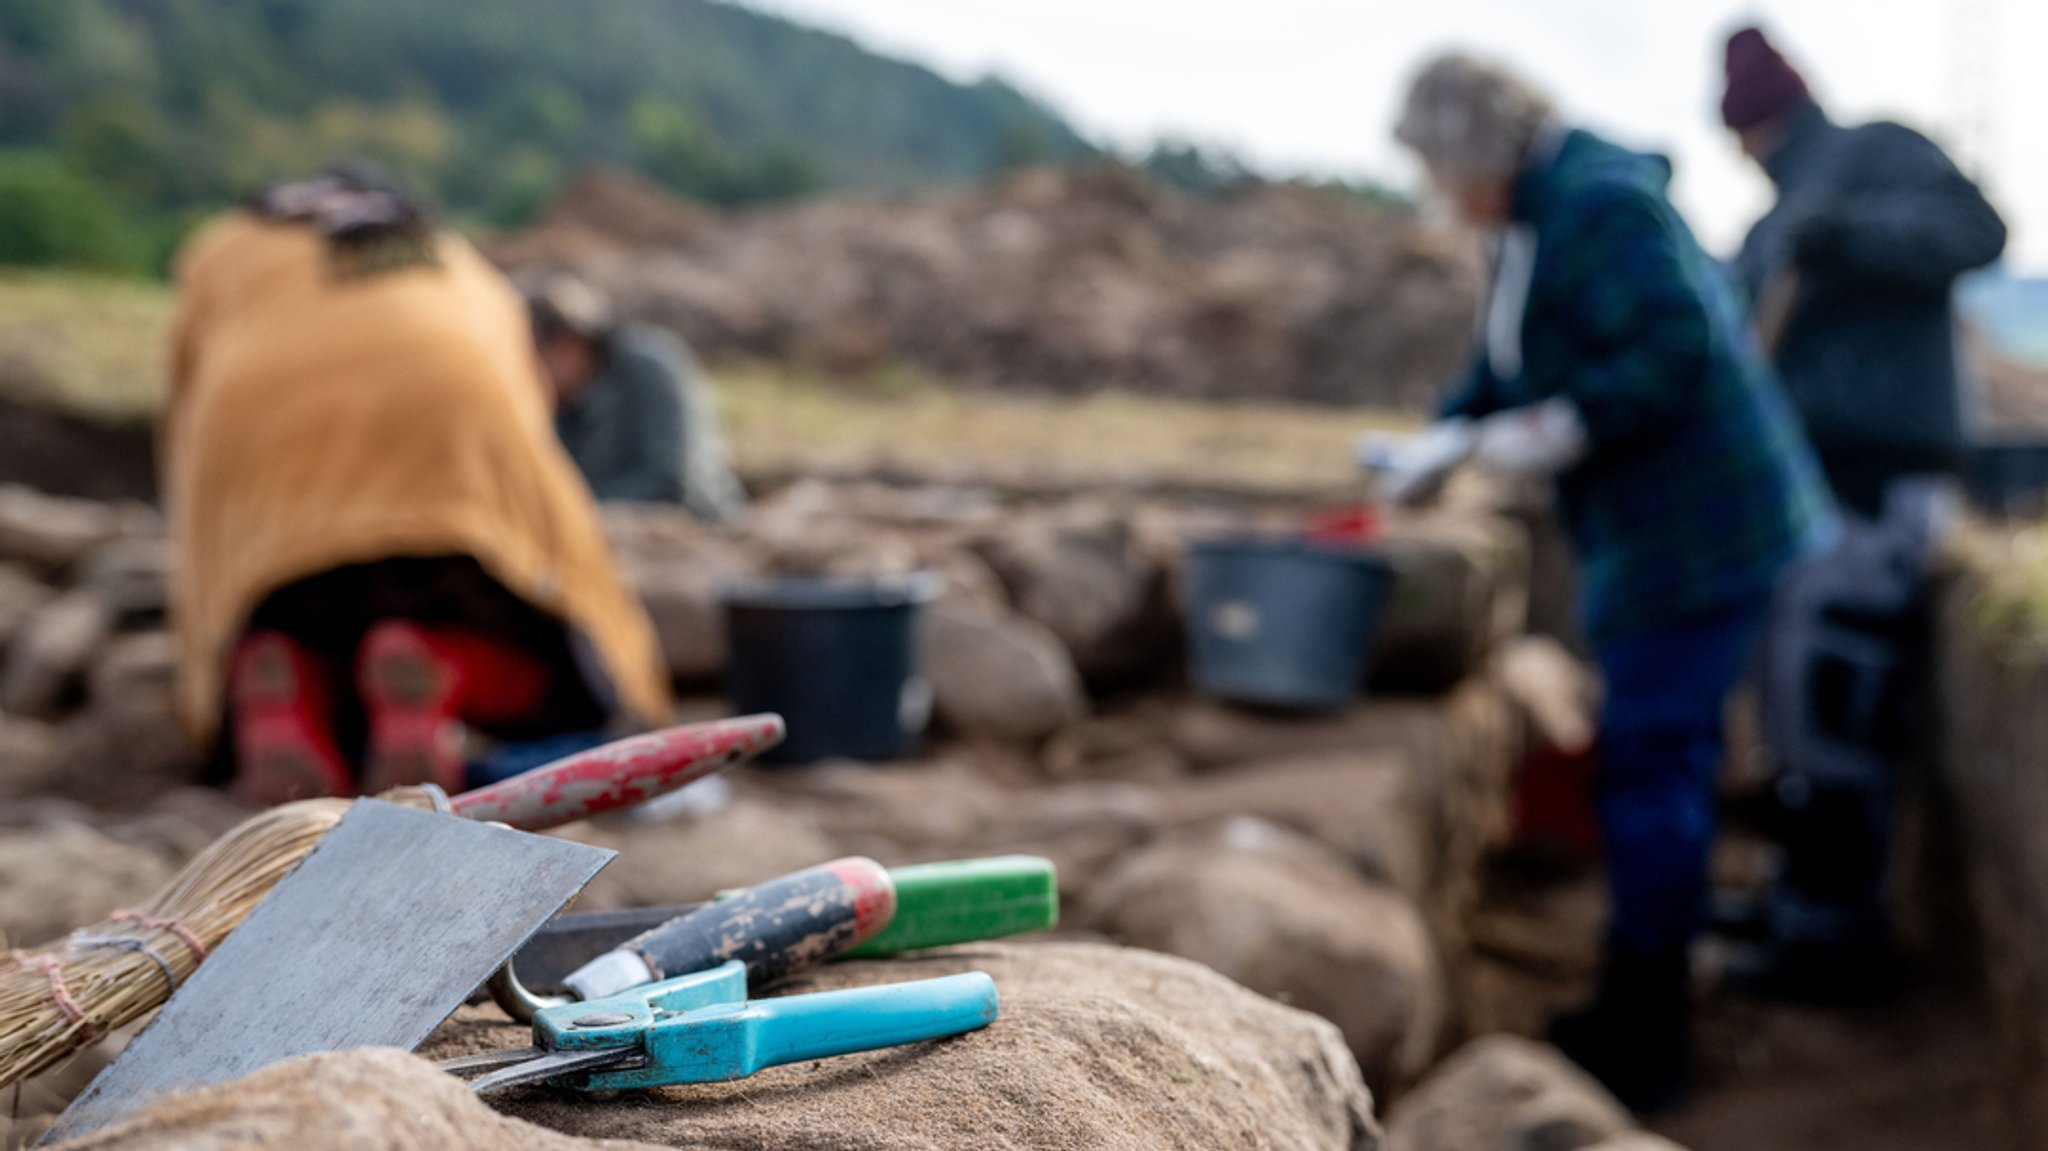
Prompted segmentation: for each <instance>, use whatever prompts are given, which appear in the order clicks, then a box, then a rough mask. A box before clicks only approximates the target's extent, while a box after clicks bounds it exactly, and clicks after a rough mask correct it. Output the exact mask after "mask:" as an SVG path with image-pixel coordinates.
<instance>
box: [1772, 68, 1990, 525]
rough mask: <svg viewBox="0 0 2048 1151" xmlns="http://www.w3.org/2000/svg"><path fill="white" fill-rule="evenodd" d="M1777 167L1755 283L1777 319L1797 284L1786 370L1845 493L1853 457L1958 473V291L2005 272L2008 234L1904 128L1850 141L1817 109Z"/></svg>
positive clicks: (1793, 131) (1782, 366)
mask: <svg viewBox="0 0 2048 1151" xmlns="http://www.w3.org/2000/svg"><path fill="white" fill-rule="evenodd" d="M1764 167H1765V170H1766V171H1767V172H1768V173H1769V175H1770V177H1771V181H1772V182H1773V183H1775V184H1776V185H1777V187H1778V202H1777V205H1776V206H1775V207H1773V208H1772V209H1771V211H1770V213H1769V214H1767V215H1766V216H1764V218H1763V219H1761V220H1759V221H1758V222H1757V224H1756V226H1755V227H1754V228H1753V229H1751V231H1750V233H1749V238H1748V239H1747V240H1746V241H1745V242H1744V244H1743V248H1742V256H1741V265H1740V267H1741V272H1742V277H1743V281H1744V283H1745V285H1746V286H1747V288H1748V290H1749V293H1750V298H1751V299H1752V300H1753V301H1757V302H1759V303H1760V304H1763V303H1764V302H1765V301H1767V300H1768V299H1769V298H1770V297H1771V295H1772V293H1773V286H1774V285H1775V284H1777V283H1780V282H1782V278H1783V277H1784V276H1785V275H1786V273H1787V272H1788V270H1789V271H1792V272H1795V273H1796V277H1797V279H1796V283H1797V292H1796V294H1795V295H1793V296H1792V297H1790V298H1791V300H1792V301H1793V303H1792V305H1791V311H1790V312H1789V313H1787V318H1786V320H1785V323H1784V327H1783V329H1782V331H1783V335H1782V337H1781V338H1780V339H1779V340H1778V342H1777V345H1776V347H1775V349H1774V354H1773V359H1774V361H1775V362H1776V364H1777V367H1778V373H1779V375H1780V377H1781V378H1782V379H1783V381H1784V385H1785V390H1786V392H1787V393H1788V394H1789V395H1790V396H1791V398H1792V402H1793V405H1794V406H1795V407H1796V408H1797V409H1798V411H1799V414H1800V416H1801V417H1802V419H1803V420H1804V422H1805V424H1806V430H1807V434H1808V436H1809V437H1810V438H1811V439H1812V441H1813V443H1814V446H1815V447H1816V448H1818V449H1819V450H1820V453H1821V456H1822V461H1823V463H1824V464H1825V465H1826V466H1827V467H1828V471H1829V475H1830V478H1833V479H1836V480H1837V482H1838V486H1839V482H1840V478H1841V477H1840V476H1839V474H1838V472H1839V470H1840V467H1839V465H1840V463H1841V461H1843V460H1844V459H1845V458H1853V459H1855V460H1857V461H1860V462H1863V463H1866V464H1867V463H1870V462H1872V461H1877V462H1879V463H1880V464H1881V465H1882V466H1883V467H1885V468H1887V469H1889V470H1892V471H1895V472H1906V471H1925V470H1953V469H1954V468H1955V467H1956V466H1958V465H1959V464H1960V462H1961V459H1962V455H1963V451H1964V446H1965V428H1964V409H1965V399H1964V393H1963V385H1962V382H1961V380H1960V379H1959V372H1958V364H1957V347H1956V338H1955V319H1954V306H1953V299H1952V297H1953V288H1954V285H1955V281H1956V277H1958V276H1960V275H1961V274H1962V273H1964V272H1966V271H1969V270H1970V269H1972V268H1979V267H1982V266H1984V265H1986V264H1989V263H1990V262H1991V261H1993V260H1995V259H1997V258H1998V254H1999V252H2000V251H2002V250H2003V249H2004V247H2005V224H2004V222H2003V221H2002V220H2000V219H1999V217H1998V213H1997V212H1996V211H1994V210H1993V209H1992V207H1991V205H1990V204H1988V203H1986V202H1985V200H1984V196H1983V194H1982V193H1981V192H1979V191H1978V190H1977V186H1976V185H1975V184H1973V183H1971V182H1970V181H1969V179H1968V178H1966V177H1965V176H1964V175H1963V174H1962V173H1961V172H1959V171H1957V170H1956V166H1955V165H1954V164H1952V163H1950V162H1949V159H1948V157H1947V156H1945V155H1943V154H1942V151H1941V149H1940V148H1938V147H1936V146H1935V144H1934V143H1933V142H1932V141H1930V140H1928V139H1927V138H1926V137H1925V136H1922V135H1920V134H1919V133H1917V132H1915V131H1913V130H1912V129H1910V128H1906V127H1902V126H1901V125H1898V124H1891V123H1876V124H1866V125H1863V126H1861V127H1856V128H1845V127H1841V126H1839V125H1837V124H1834V123H1833V122H1831V121H1830V120H1829V119H1828V118H1827V116H1826V115H1825V114H1824V113H1823V112H1822V111H1821V109H1820V108H1819V107H1818V106H1815V105H1808V106H1807V107H1806V108H1804V109H1803V110H1801V111H1800V112H1798V113H1796V114H1795V119H1794V121H1793V123H1792V125H1791V128H1790V131H1789V134H1788V135H1787V137H1786V139H1785V141H1784V143H1783V144H1782V145H1780V147H1779V148H1778V150H1777V151H1776V152H1775V153H1773V154H1772V155H1771V156H1770V158H1769V159H1768V160H1767V161H1766V162H1765V164H1764ZM1765 306H1767V305H1765ZM1844 495H1845V496H1848V495H1849V493H1844Z"/></svg>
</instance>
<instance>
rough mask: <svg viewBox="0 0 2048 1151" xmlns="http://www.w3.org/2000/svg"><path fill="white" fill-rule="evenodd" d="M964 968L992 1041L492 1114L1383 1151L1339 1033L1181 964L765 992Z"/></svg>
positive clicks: (583, 1128) (1052, 960) (1090, 963)
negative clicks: (993, 1008)
mask: <svg viewBox="0 0 2048 1151" xmlns="http://www.w3.org/2000/svg"><path fill="white" fill-rule="evenodd" d="M961 971H986V972H988V973H989V974H990V975H991V976H993V977H994V979H995V981H996V986H997V989H998V994H999V995H1000V997H1001V1001H1002V1017H1001V1018H1000V1019H998V1020H997V1021H996V1022H995V1023H994V1024H993V1025H991V1026H990V1027H988V1028H987V1029H985V1030H982V1031H978V1032H974V1033H971V1034H968V1035H965V1036H960V1037H956V1038H953V1039H947V1040H940V1041H937V1042H927V1043H919V1044H913V1045H910V1046H908V1047H902V1048H895V1049H890V1050H886V1051H878V1052H870V1053H866V1054H859V1055H849V1056H845V1057H843V1058H839V1059H830V1060H824V1061H820V1062H813V1063H803V1064H797V1065H793V1066H788V1067H779V1068H772V1069H770V1070H767V1071H764V1072H761V1073H760V1074H758V1075H755V1076H754V1077H753V1078H751V1079H747V1080H743V1081H740V1082H736V1083H723V1084H704V1085H698V1086H689V1087H670V1088H663V1089H660V1090H656V1091H649V1092H642V1093H631V1094H627V1095H623V1096H621V1097H619V1098H616V1099H612V1100H610V1101H608V1102H603V1103H595V1102H591V1101H589V1100H584V1099H579V1098H577V1097H575V1096H573V1095H567V1094H559V1093H554V1092H549V1091H544V1090H538V1089H529V1090H523V1091H521V1092H518V1093H515V1094H509V1095H507V1096H505V1097H504V1098H503V1102H502V1103H501V1104H500V1106H501V1107H502V1109H503V1111H504V1112H505V1114H506V1115H508V1116H510V1117H512V1118H515V1119H519V1120H523V1121H525V1122H527V1123H532V1124H537V1125H539V1126H541V1127H545V1128H548V1129H550V1130H552V1131H557V1132H561V1133H562V1134H565V1135H577V1136H583V1137H586V1138H603V1139H622V1140H631V1141H637V1142H642V1143H649V1144H657V1145H660V1146H665V1147H683V1148H693V1149H697V1151H771V1149H772V1151H781V1149H784V1148H796V1147H805V1148H819V1149H843V1151H899V1149H900V1151H912V1149H916V1151H927V1149H937V1148H955V1147H958V1148H967V1147H1012V1148H1019V1149H1024V1148H1048V1149H1051V1148H1058V1149H1061V1151H1066V1149H1075V1151H1078V1149H1082V1148H1090V1149H1102V1151H1123V1149H1129V1151H1139V1149H1144V1151H1152V1149H1155V1148H1162V1147H1190V1148H1194V1147H1202V1148H1209V1147H1215V1148H1223V1147H1228V1148H1232V1149H1239V1148H1242V1149H1246V1151H1258V1149H1272V1151H1321V1149H1332V1151H1369V1149H1371V1148H1375V1147H1377V1146H1378V1145H1379V1129H1378V1125H1377V1123H1376V1122H1375V1120H1374V1118H1373V1114H1372V1102H1371V1096H1370V1094H1369V1093H1368V1092H1367V1090H1366V1088H1365V1085H1364V1084H1363V1082H1362V1081H1361V1080H1360V1078H1359V1073H1358V1067H1357V1064H1356V1063H1354V1062H1353V1061H1352V1058H1351V1055H1350V1053H1349V1052H1347V1051H1346V1050H1345V1049H1344V1044H1343V1040H1342V1039H1341V1038H1340V1036H1339V1035H1338V1033H1337V1031H1336V1029H1335V1028H1334V1027H1332V1026H1331V1025H1330V1024H1329V1023H1328V1022H1326V1021H1324V1020H1321V1019H1317V1018H1315V1017H1314V1016H1311V1015H1309V1014H1307V1013H1305V1012H1302V1011H1297V1010H1294V1009H1292V1008H1288V1007H1284V1006H1282V1005H1280V1004H1277V1003H1274V1002H1272V1001H1271V1000H1268V999H1265V998H1262V997H1260V996H1258V995H1254V994H1252V993H1251V992H1249V991H1246V990H1245V989H1244V988H1242V987H1239V986H1237V985H1235V984H1233V983H1231V982H1230V981H1229V980H1227V979H1225V978H1223V977H1221V976H1219V975H1217V974H1216V973H1215V972H1213V971H1210V970H1208V969H1206V968H1203V967H1201V966H1199V965H1197V964H1193V963H1189V962H1187V961H1185V960H1180V959H1174V958H1170V957H1168V956H1163V955H1154V954H1151V953H1148V952H1142V951H1132V950H1126V949H1120V948H1114V947H1109V946H1106V945H1102V944H1091V943H1011V944H985V945H981V946H977V947H963V948H952V949H948V950H944V951H938V952H930V953H926V954H925V955H921V956H918V957H914V958H908V959H895V960H889V961H885V962H860V963H845V964H835V965H832V966H830V967H827V968H824V969H821V970H820V971H818V972H815V973H813V974H811V975H809V976H806V977H803V978H800V979H797V980H792V981H790V982H789V983H787V984H785V985H783V986H781V987H779V988H777V991H778V992H807V991H821V990H830V989H834V988H839V987H850V986H859V985H864V984H873V983H883V982H895V981H900V980H904V979H914V978H924V977H928V976H936V975H948V974H953V973H955V972H961ZM529 1038H530V1037H529V1034H528V1032H527V1031H526V1029H525V1028H522V1027H517V1026H514V1025H513V1024H511V1023H508V1022H505V1021H504V1019H503V1017H502V1016H501V1015H498V1014H497V1012H496V1010H495V1009H494V1008H467V1009H464V1011H463V1012H461V1013H459V1014H458V1015H457V1016H456V1017H455V1019H454V1020H452V1021H450V1022H449V1023H448V1024H447V1025H445V1026H444V1027H443V1028H442V1029H441V1031H440V1032H438V1033H437V1034H436V1035H435V1036H434V1037H433V1038H432V1039H429V1040H428V1042H427V1044H426V1045H425V1046H423V1047H422V1049H421V1052H422V1054H423V1055H426V1056H428V1057H430V1058H442V1057H446V1056H452V1055H457V1054H465V1053H468V1052H472V1051H483V1050H492V1049H495V1048H498V1047H501V1046H513V1045H518V1044H521V1043H525V1042H528V1041H529ZM309 1136H311V1133H309ZM457 1145H463V1144H457ZM501 1145H502V1146H506V1147H514V1148H516V1147H521V1146H524V1145H523V1144H520V1143H518V1142H516V1141H507V1142H505V1143H503V1144H501ZM321 1146H325V1145H324V1144H321V1143H318V1142H307V1143H304V1144H301V1145H300V1151H311V1149H312V1148H317V1147H321ZM536 1146H549V1145H547V1144H537V1145H536Z"/></svg>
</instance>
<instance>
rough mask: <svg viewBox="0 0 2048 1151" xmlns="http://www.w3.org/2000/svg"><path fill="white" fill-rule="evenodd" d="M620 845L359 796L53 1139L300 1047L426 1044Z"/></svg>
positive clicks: (302, 1050) (96, 1083) (66, 1117)
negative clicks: (531, 831) (586, 841)
mask: <svg viewBox="0 0 2048 1151" xmlns="http://www.w3.org/2000/svg"><path fill="white" fill-rule="evenodd" d="M613 854H614V853H613V852H610V851H607V850H604V849H602V848H596V847H590V846H587V845H584V844H580V843H571V842H568V841H567V840H561V839H550V838H547V837H546V836H540V835H531V834H528V833H526V832H523V831H513V830H511V829H509V828H505V827H500V826H497V825H495V824H486V823H476V822H472V821H469V820H465V819H458V818H455V817H452V816H447V815H437V814H435V813H433V812H427V811H420V810H417V809H414V808H407V807H400V806H398V805H396V804H390V803H383V802H379V801H377V800H370V799H365V800H358V801H357V802H356V803H355V804H354V805H353V806H351V807H350V808H349V809H348V811H347V813H346V814H344V815H343V816H342V818H341V821H340V822H339V823H337V824H335V826H334V827H333V829H332V830H330V831H328V833H327V834H326V835H325V836H323V837H322V838H321V840H320V842H319V844H318V845H317V846H315V847H314V848H313V851H312V853H311V854H309V855H308V856H307V857H306V858H305V859H304V860H303V861H302V862H301V863H300V864H299V866H298V867H297V868H295V869H294V870H293V871H292V872H291V874H289V875H287V876H285V877H284V879H283V880H281V881H279V883H278V884H277V886H276V887H274V888H272V889H271V892H270V894H269V895H267V896H265V897H264V899H263V902H261V903H260V904H258V905H257V906H256V910H255V911H253V912H251V913H250V914H249V917H248V918H247V919H246V920H244V921H243V922H242V924H241V926H239V927H237V928H236V929H235V930H234V932H233V933H232V934H230V935H229V936H228V937H227V938H226V939H225V940H223V941H222V943H221V945H220V946H219V947H218V948H217V949H215V951H214V953H213V954H212V955H210V956H208V957H207V959H206V961H205V962H204V963H201V964H200V965H199V969H198V970H197V971H195V972H193V974H192V977H191V978H190V979H187V980H186V981H185V984H184V986H182V987H180V988H179V989H178V990H177V992H176V994H174V995H172V996H171V998H170V1001H169V1002H168V1003H166V1004H165V1005H164V1007H163V1010H161V1011H159V1012H158V1013H157V1017H156V1019H155V1020H154V1021H153V1022H152V1023H150V1025H149V1026H148V1027H147V1028H145V1029H144V1030H143V1032H142V1033H141V1034H140V1035H138V1036H136V1037H135V1041H134V1042H133V1043H130V1044H129V1045H128V1049H127V1050H126V1051H124V1052H122V1053H121V1056H120V1058H118V1059H116V1060H115V1061H114V1062H113V1064H112V1065H111V1066H109V1067H108V1068H107V1069H106V1070H105V1071H102V1072H101V1073H100V1074H99V1077H98V1078H96V1079H94V1080H93V1081H92V1085H91V1086H90V1087H88V1088H86V1091H85V1094H83V1095H81V1096H79V1097H78V1099H77V1100H76V1101H74V1102H73V1103H72V1104H71V1107H70V1109H69V1110H67V1111H65V1112H64V1114H63V1115H62V1116H60V1117H59V1118H58V1120H57V1123H56V1125H55V1126H53V1127H52V1128H51V1129H50V1131H49V1132H48V1133H47V1134H46V1135H45V1136H44V1142H45V1143H50V1142H56V1141H58V1140H61V1139H68V1138H71V1137H73V1136H77V1135H82V1134H84V1133H86V1132H88V1131H93V1130H96V1129H98V1128H101V1127H105V1126H107V1125H109V1124H111V1123H114V1122H117V1121H119V1120H120V1119H122V1118H123V1117H124V1116H127V1115H129V1114H131V1113H133V1112H134V1111H136V1110H137V1109H139V1108H140V1107H142V1106H143V1105H144V1104H145V1103H147V1102H148V1101H149V1100H150V1098H151V1097H152V1096H155V1095H158V1094H161V1093H164V1092H172V1091H178V1090H182V1089H188V1088H192V1087H200V1086H204V1085H206V1084H210V1083H221V1082H225V1081H227V1080H229V1079H236V1078H240V1077H241V1076H244V1075H247V1074H249V1073H250V1072H252V1071H256V1070H258V1069H260V1068H263V1067H267V1066H269V1065H270V1064H273V1063H277V1062H280V1061H282V1060H285V1059H290V1058H292V1057H294V1056H298V1055H307V1054H311V1053H313V1052H316V1051H336V1050H340V1049H342V1048H348V1047H370V1046H381V1047H402V1048H406V1049H408V1050H409V1049H411V1048H413V1047H415V1046H417V1045H418V1044H419V1043H420V1041H421V1040H423V1039H425V1038H426V1037H427V1035H428V1034H429V1033H430V1032H432V1031H433V1030H434V1028H436V1027H438V1026H440V1024H441V1021H442V1020H444V1019H446V1018H447V1017H448V1016H449V1014H450V1013H451V1012H453V1011H454V1010H455V1009H456V1008H457V1007H458V1006H460V1005H461V1004H462V1001H463V999H464V997H466V996H467V995H468V994H469V993H470V992H471V991H472V990H474V989H475V988H476V987H477V986H478V985H479V984H481V983H482V982H483V981H484V980H486V979H488V978H489V977H490V975H491V973H492V972H493V971H495V970H497V968H498V967H499V966H500V965H501V964H503V963H504V962H505V961H506V960H507V959H509V958H510V957H511V956H512V954H513V953H514V952H516V951H518V950H519V946H520V944H522V943H524V942H526V940H527V938H528V937H529V936H531V935H532V934H533V933H534V931H536V930H537V929H538V928H539V927H540V925H541V924H543V923H545V922H547V920H548V918H549V917H550V916H552V915H554V914H555V912H557V911H559V910H561V908H562V905H563V904H565V903H567V902H568V901H569V900H570V898H571V897H573V896H574V895H575V894H576V893H577V892H578V891H581V890H582V889H583V885H584V884H586V883H588V882H590V878H591V877H592V876H594V875H596V874H597V872H598V870H599V869H600V868H602V867H604V865H605V864H606V863H608V862H610V861H611V858H612V855H613Z"/></svg>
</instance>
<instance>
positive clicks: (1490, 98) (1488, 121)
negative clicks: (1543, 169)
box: [1394, 52, 1556, 180]
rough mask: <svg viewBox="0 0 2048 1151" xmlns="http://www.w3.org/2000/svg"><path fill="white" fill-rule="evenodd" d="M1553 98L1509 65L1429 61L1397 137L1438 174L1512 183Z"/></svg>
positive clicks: (1450, 56) (1457, 57)
mask: <svg viewBox="0 0 2048 1151" xmlns="http://www.w3.org/2000/svg"><path fill="white" fill-rule="evenodd" d="M1555 113H1556V108H1555V106H1553V105H1552V104H1551V102H1550V98H1549V97H1548V96H1545V95H1544V94H1543V93H1542V92H1541V91H1539V90H1537V88H1536V86H1535V85H1534V84H1531V83H1530V82H1529V81H1528V80H1525V79H1523V78H1522V76H1521V75H1520V74H1518V73H1516V72H1514V71H1513V70H1511V69H1509V68H1507V67H1505V66H1504V65H1500V64H1495V63H1492V62H1491V61H1487V60H1480V59H1477V58H1475V57H1472V56H1467V55H1464V54H1462V53H1457V52H1451V53H1446V54H1444V55H1442V56H1438V57H1436V58H1435V59H1433V60H1431V61H1430V62H1429V63H1427V64H1425V65H1423V67H1422V71H1421V72H1419V73H1417V74H1416V76H1415V80H1414V82H1413V83H1411V84H1410V85H1409V86H1408V98H1407V100H1406V101H1405V102H1404V103H1403V104H1402V107H1401V118H1400V120H1399V121H1397V122H1396V123H1395V125H1394V138H1395V139H1397V140H1399V141H1401V142H1402V143H1403V144H1406V145H1407V146H1408V147H1410V148H1412V149H1414V150H1415V152H1416V154H1417V155H1419V156H1421V157H1422V159H1423V161H1424V162H1425V163H1426V164H1428V165H1429V166H1430V168H1431V169H1433V170H1435V171H1436V172H1438V173H1440V174H1443V175H1446V176H1449V177H1451V178H1454V179H1460V180H1513V179H1514V178H1515V175H1516V173H1517V172H1518V171H1520V169H1521V166H1522V158H1523V157H1524V156H1525V155H1526V154H1527V153H1528V151H1529V144H1530V142H1531V141H1532V140H1534V139H1535V138H1536V132H1537V130H1538V129H1539V128H1541V127H1542V126H1543V123H1544V121H1546V120H1548V119H1550V118H1551V117H1552V116H1553V115H1554V114H1555Z"/></svg>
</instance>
